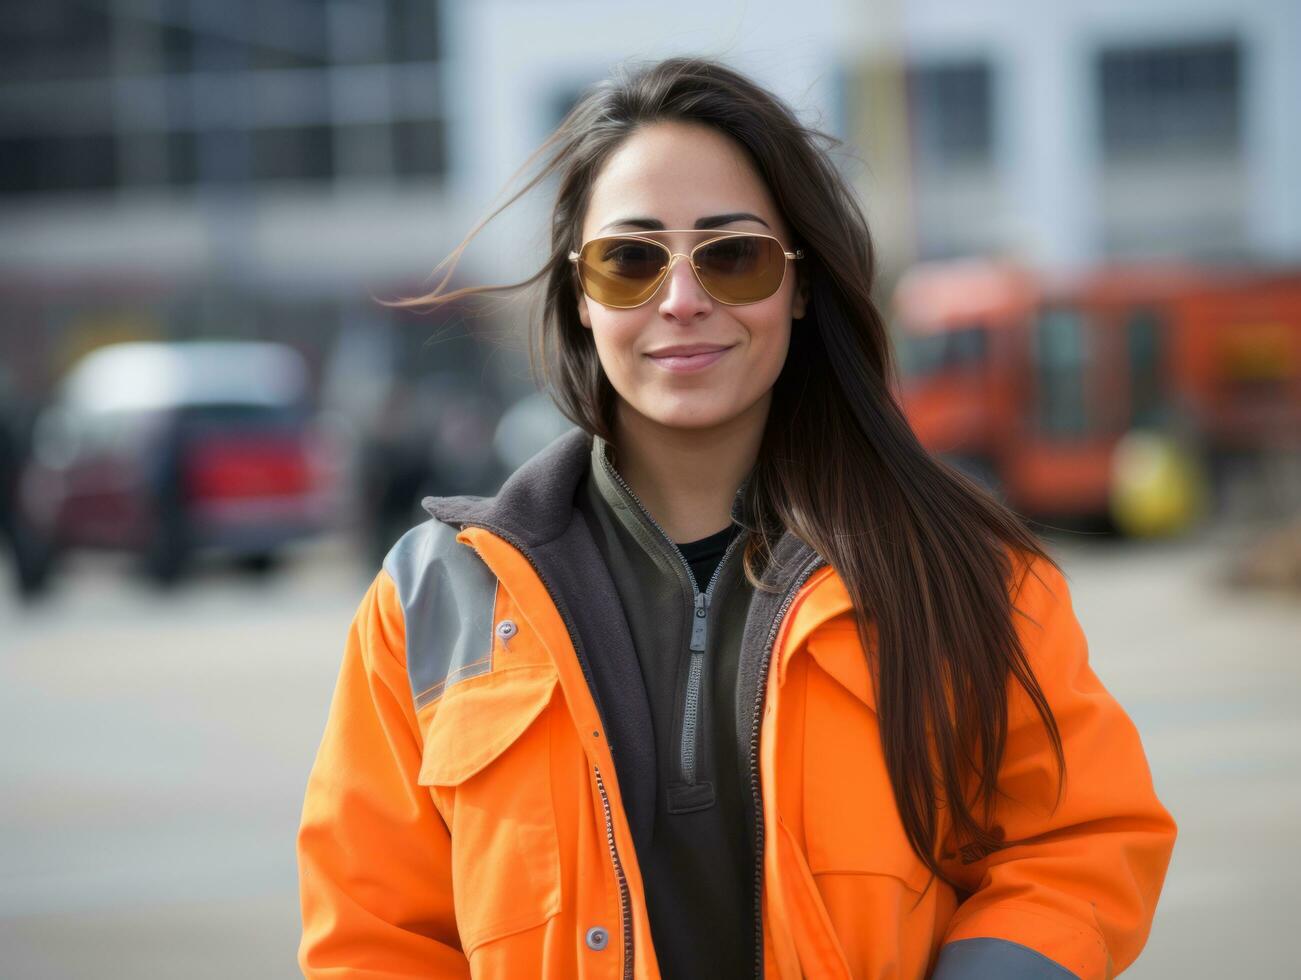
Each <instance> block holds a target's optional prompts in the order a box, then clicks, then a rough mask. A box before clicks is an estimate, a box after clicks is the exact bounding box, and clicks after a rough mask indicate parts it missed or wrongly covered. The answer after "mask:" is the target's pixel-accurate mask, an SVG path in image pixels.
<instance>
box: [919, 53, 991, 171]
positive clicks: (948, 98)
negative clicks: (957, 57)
mask: <svg viewBox="0 0 1301 980" xmlns="http://www.w3.org/2000/svg"><path fill="white" fill-rule="evenodd" d="M992 74H993V73H992V72H991V70H990V67H989V65H988V64H986V63H985V62H982V61H969V62H955V63H951V64H943V65H914V66H912V67H910V68H909V69H908V74H907V86H908V111H909V117H910V119H911V123H912V135H913V153H914V155H915V158H916V162H917V167H918V169H920V170H929V171H943V170H951V169H955V168H960V167H966V166H988V165H989V164H990V163H991V161H992V159H993V149H994V108H993V80H992Z"/></svg>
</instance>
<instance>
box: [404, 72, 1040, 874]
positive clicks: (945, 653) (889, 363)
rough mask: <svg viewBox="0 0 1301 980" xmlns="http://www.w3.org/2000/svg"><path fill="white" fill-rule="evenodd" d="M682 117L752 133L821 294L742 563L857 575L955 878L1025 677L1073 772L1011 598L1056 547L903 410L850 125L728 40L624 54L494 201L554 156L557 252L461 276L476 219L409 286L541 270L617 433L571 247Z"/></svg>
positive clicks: (913, 830)
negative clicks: (599, 188) (952, 838)
mask: <svg viewBox="0 0 1301 980" xmlns="http://www.w3.org/2000/svg"><path fill="white" fill-rule="evenodd" d="M669 120H672V121H684V122H694V123H701V124H704V125H708V126H712V127H714V128H716V129H717V130H720V131H721V132H723V133H725V134H727V135H728V136H730V137H731V138H732V139H733V140H735V141H736V142H737V143H738V144H739V145H740V146H741V147H743V148H744V149H745V151H747V153H748V154H749V157H750V159H751V160H752V162H753V164H754V166H755V167H756V168H757V170H758V172H759V174H760V176H761V177H762V178H763V179H764V181H765V182H766V183H767V185H768V187H769V189H770V190H771V192H772V194H773V197H774V199H775V201H776V203H777V206H778V208H779V209H780V210H781V212H782V215H783V216H784V218H785V219H786V223H787V226H788V227H789V228H790V229H791V233H792V235H793V236H794V241H793V243H791V244H792V247H800V248H803V249H804V252H805V255H806V256H807V258H806V260H805V261H804V262H802V263H801V266H802V267H803V268H802V269H801V272H800V274H801V275H802V276H804V277H805V280H806V283H807V288H808V304H807V312H806V316H805V318H804V319H803V320H802V321H801V322H800V323H799V325H798V328H797V329H795V330H793V331H792V337H791V346H790V351H789V354H788V356H787V360H786V363H785V365H784V367H783V369H782V372H781V374H780V376H779V378H778V380H777V382H776V385H775V386H774V389H773V399H772V403H771V409H770V412H769V415H768V420H767V423H766V428H765V431H764V435H763V440H762V444H761V448H760V452H759V457H758V460H757V462H756V464H755V468H754V470H753V472H752V475H751V478H750V480H749V481H748V483H747V491H746V498H747V499H746V501H745V504H746V507H745V512H746V513H747V515H752V529H753V530H755V531H756V533H755V534H752V535H751V536H750V541H749V544H748V545H747V551H746V562H745V564H746V574H747V576H748V577H749V578H750V580H751V581H752V582H754V583H755V584H756V585H761V583H760V582H759V581H758V578H759V576H758V574H757V572H756V570H757V569H761V568H762V567H763V566H764V563H765V562H766V560H767V557H768V555H769V553H770V550H771V546H772V545H773V544H774V543H775V536H776V535H777V534H778V533H780V531H781V530H782V529H789V530H790V531H791V532H793V533H794V534H796V535H797V536H799V537H800V538H801V539H803V540H804V541H805V542H806V543H807V544H808V545H809V546H810V547H812V548H813V549H814V550H816V551H817V552H818V553H819V554H820V555H822V556H823V557H824V558H826V560H827V561H828V562H829V563H830V564H831V565H832V567H833V568H834V569H835V570H836V572H837V573H838V574H839V575H840V578H841V579H842V580H843V582H844V584H845V587H846V588H847V590H848V593H849V595H850V597H851V599H852V600H853V604H854V608H855V611H856V615H857V619H858V631H859V636H860V637H861V638H862V639H863V644H862V645H863V649H864V650H865V651H866V655H867V656H868V657H869V659H870V662H871V666H872V668H873V675H874V677H875V681H876V686H877V712H878V717H879V721H880V731H881V740H882V744H883V747H884V751H885V759H886V765H887V767H888V770H889V774H890V781H891V784H892V786H893V788H894V793H895V797H896V801H897V805H898V809H899V814H900V817H901V818H902V821H903V826H904V829H905V832H906V833H907V836H908V840H909V842H910V843H911V845H912V847H913V849H914V850H915V851H916V852H917V854H918V856H919V857H920V858H921V859H922V860H923V861H924V862H925V863H926V864H927V866H928V867H930V869H931V870H932V871H933V872H935V873H936V874H938V875H940V876H941V877H944V878H947V876H945V875H944V874H943V872H942V871H941V869H940V866H939V855H937V853H936V852H937V848H938V838H939V835H940V812H941V810H942V809H947V812H948V819H949V820H950V821H951V823H952V826H953V829H954V830H955V832H956V838H957V841H958V843H959V845H960V847H961V849H962V853H964V854H966V855H973V854H974V855H979V854H983V853H986V852H988V851H991V850H994V849H996V848H998V847H999V846H1002V845H1003V843H1004V842H1003V841H1002V834H1001V831H1000V830H999V829H998V828H996V827H991V826H990V819H991V812H992V807H993V802H994V799H995V796H996V794H997V774H998V768H999V763H1000V759H1001V757H1002V754H1003V747H1004V743H1005V741H1006V736H1007V705H1008V691H1009V686H1008V681H1009V678H1011V679H1012V680H1014V681H1015V682H1016V683H1017V684H1019V685H1020V686H1021V688H1022V689H1024V691H1025V693H1026V694H1027V695H1028V697H1029V699H1030V701H1031V702H1032V703H1033V704H1034V706H1035V707H1036V709H1037V710H1038V713H1039V715H1040V717H1041V719H1042V721H1043V724H1044V726H1045V729H1046V731H1047V734H1048V737H1049V741H1050V742H1051V744H1052V747H1053V750H1054V752H1055V754H1056V758H1057V765H1058V771H1059V774H1061V776H1062V777H1064V774H1065V763H1064V760H1063V757H1062V751H1061V739H1060V736H1059V734H1058V731H1057V726H1056V723H1055V720H1054V718H1053V715H1052V711H1051V710H1050V708H1049V707H1048V703H1047V701H1046V700H1045V698H1044V696H1043V692H1042V691H1041V690H1040V688H1039V685H1038V683H1037V681H1036V680H1035V677H1034V674H1033V672H1032V671H1031V669H1030V666H1029V663H1028V662H1027V660H1026V657H1025V653H1024V651H1023V650H1022V649H1021V646H1020V643H1019V642H1018V639H1017V634H1016V630H1015V627H1014V625H1013V622H1012V608H1011V599H1010V590H1011V587H1012V578H1013V577H1014V575H1015V573H1016V571H1017V568H1018V567H1021V564H1022V562H1021V559H1030V558H1033V557H1036V556H1037V557H1039V558H1042V559H1044V560H1045V561H1048V562H1051V558H1049V556H1048V555H1047V554H1046V553H1045V552H1044V550H1043V548H1042V547H1041V545H1040V544H1039V542H1038V541H1037V540H1036V538H1035V536H1034V535H1033V534H1032V533H1031V532H1030V531H1029V530H1028V529H1027V528H1026V526H1025V525H1024V524H1023V523H1022V522H1021V520H1020V519H1019V518H1018V517H1017V516H1016V515H1015V514H1013V513H1012V512H1010V511H1009V510H1008V509H1007V508H1005V507H1004V506H1002V505H1001V504H1000V503H999V502H997V501H996V500H995V499H993V498H992V497H991V496H990V495H989V494H987V493H986V492H985V491H983V490H982V489H981V488H980V487H978V486H977V485H975V484H974V483H972V482H971V481H969V480H968V479H966V478H965V477H963V476H962V475H961V474H959V473H958V472H956V471H955V470H954V469H952V468H951V467H949V466H948V465H946V464H945V463H943V462H942V461H940V460H938V459H937V458H935V457H934V456H932V455H931V454H930V453H929V452H927V451H926V449H924V448H923V447H922V446H921V444H920V443H919V442H918V441H917V438H916V436H915V435H914V434H913V431H912V429H911V428H910V427H909V425H908V422H907V421H906V420H905V418H904V415H903V413H902V411H901V410H900V407H899V405H898V403H897V401H896V400H895V398H894V396H893V394H892V391H891V382H892V381H893V379H894V365H893V357H892V352H891V347H890V342H889V336H888V333H887V330H886V326H885V323H884V320H883V318H882V317H881V314H880V312H879V311H878V310H877V307H876V305H875V303H874V302H873V300H872V297H871V284H872V279H873V274H874V270H875V256H874V250H873V246H872V240H871V236H870V234H869V232H868V227H867V222H866V220H865V219H864V217H863V213H862V211H861V210H860V208H859V205H858V202H857V200H856V198H855V196H854V193H853V192H852V191H851V190H850V188H849V186H848V185H847V183H846V182H845V180H844V179H843V178H842V177H841V175H840V173H839V172H838V171H837V169H836V168H835V166H834V164H833V163H832V161H831V159H830V157H829V155H828V153H827V152H826V150H827V148H828V147H830V146H833V145H834V144H836V142H837V141H836V140H834V139H833V138H832V137H829V136H827V135H826V134H823V133H820V132H818V131H816V130H813V129H809V128H807V127H805V126H804V125H803V124H801V123H800V122H799V120H798V119H797V118H796V116H795V115H794V113H793V112H792V111H791V110H790V109H789V108H788V107H787V106H786V105H785V104H783V103H782V102H781V101H780V100H779V99H778V98H776V97H775V96H774V95H772V94H771V93H769V92H768V91H766V90H764V89H763V88H761V87H760V86H758V85H756V84H755V83H754V82H752V81H751V80H749V79H748V78H746V77H745V76H743V75H741V74H739V73H737V72H735V71H733V70H731V69H729V68H727V67H725V66H723V65H720V64H718V63H717V62H714V61H708V60H702V59H696V58H671V59H668V60H665V61H661V62H658V63H655V64H652V65H650V66H648V67H643V68H640V69H637V70H631V71H623V72H621V73H620V74H618V75H616V76H614V77H613V78H611V79H609V80H607V81H605V82H603V83H601V84H599V85H597V86H595V87H594V88H593V89H591V90H589V92H588V93H587V94H586V95H585V96H584V97H583V98H582V99H581V100H580V101H579V102H578V104H577V105H575V106H574V108H573V109H572V110H571V111H570V112H569V114H568V115H567V116H566V117H565V119H564V120H563V121H562V122H561V124H560V126H559V128H558V129H557V131H556V132H555V133H554V134H553V135H552V136H551V137H550V139H548V140H547V142H546V143H544V144H543V145H542V147H541V148H540V149H539V150H538V151H537V153H535V154H534V156H533V157H532V158H530V161H529V162H527V163H526V164H525V168H528V167H529V166H530V165H532V164H533V163H535V162H536V161H537V160H539V159H541V158H545V163H544V164H543V165H542V167H541V168H540V169H539V171H538V172H537V174H536V175H535V176H534V177H533V178H532V179H531V180H529V181H528V182H527V183H526V184H525V185H524V186H523V187H522V188H521V189H520V190H519V191H518V192H517V193H515V194H514V195H513V196H512V197H510V198H509V199H508V200H507V201H506V203H505V204H503V205H501V207H499V208H498V209H496V210H495V211H493V212H492V213H491V214H490V215H489V216H488V217H487V218H485V219H484V223H486V222H487V221H490V220H491V219H492V218H493V217H495V216H496V215H497V214H500V213H501V211H502V210H504V209H505V208H507V207H509V206H510V205H511V204H512V203H514V202H515V201H516V200H518V199H519V198H520V197H521V196H523V195H524V194H526V193H527V192H528V191H529V190H531V189H532V188H534V187H535V186H537V185H538V184H539V183H540V182H542V181H543V180H546V179H547V178H548V177H550V176H552V175H558V177H559V188H558V191H557V197H556V203H555V208H554V211H553V212H552V219H551V243H550V246H551V253H550V256H549V257H548V258H547V260H546V262H545V264H544V265H543V266H542V268H541V269H539V270H538V272H537V273H535V274H534V275H533V276H531V277H529V278H528V279H526V280H524V281H522V282H518V283H513V284H509V285H501V286H479V287H466V288H463V289H455V290H449V289H447V284H448V281H449V279H450V276H451V274H452V269H453V268H454V266H455V263H456V260H457V259H458V258H459V256H460V254H461V253H462V251H463V250H464V249H465V246H466V244H467V243H468V242H469V241H470V240H471V239H472V238H473V236H474V235H475V234H476V233H477V232H478V230H479V228H482V227H483V223H480V225H479V226H478V227H477V228H475V229H474V231H472V232H471V233H470V235H469V236H467V238H466V240H465V241H463V242H462V243H461V245H460V246H458V248H457V249H456V250H455V251H454V252H453V253H452V255H451V256H449V258H448V260H446V261H445V263H444V267H445V268H446V273H445V274H444V276H443V279H442V281H441V282H439V283H438V284H437V285H436V286H435V287H434V289H433V290H432V291H430V292H428V293H427V294H425V295H422V296H417V297H414V298H411V299H408V300H404V301H401V302H400V303H399V304H395V305H401V306H407V307H426V308H427V307H430V306H432V305H438V304H441V303H446V302H449V301H453V300H456V299H458V298H460V297H463V296H467V295H474V294H484V293H494V292H501V291H509V290H515V289H519V288H522V287H526V286H531V285H535V284H538V283H545V300H544V315H543V316H542V317H541V318H540V319H539V320H538V322H537V323H535V325H534V336H533V339H534V343H533V344H532V347H531V349H532V352H533V363H534V367H535V369H536V370H537V371H538V373H539V375H540V378H541V380H542V382H543V384H544V385H545V386H546V387H547V389H548V390H549V391H550V393H551V395H552V397H553V399H554V400H555V401H556V403H557V404H558V405H559V407H560V409H561V411H563V412H564V413H565V415H567V416H568V417H569V418H570V419H571V420H572V421H573V422H574V423H575V424H576V425H579V426H581V427H582V428H583V429H585V430H587V431H588V432H591V433H596V434H600V435H601V436H603V437H604V438H606V439H612V438H613V432H612V429H613V419H614V408H615V397H616V396H615V393H614V390H613V388H612V387H611V385H610V382H609V380H608V379H607V378H606V376H605V374H604V372H603V371H602V369H601V365H600V361H599V360H598V358H597V353H596V347H595V345H594V344H593V342H592V339H591V334H590V331H588V330H586V329H585V328H584V327H583V326H582V324H581V323H580V322H579V319H578V289H579V286H578V283H577V280H576V277H575V274H574V270H573V267H572V265H571V263H570V262H569V261H568V258H567V257H568V254H569V251H570V250H571V249H575V248H577V247H578V246H579V244H580V242H579V235H580V232H581V227H582V221H583V217H584V213H585V211H586V209H587V203H588V197H589V192H590V189H591V187H592V184H593V181H594V180H595V178H596V176H597V174H598V173H599V172H600V169H601V167H602V166H603V164H604V162H605V161H606V159H607V158H608V157H609V155H610V154H611V152H612V151H614V150H615V149H616V148H617V147H618V146H619V145H620V144H621V143H622V142H623V141H624V140H625V139H626V138H627V137H628V136H629V135H630V134H631V133H632V132H633V131H634V130H636V129H637V128H638V127H639V126H644V125H646V124H649V123H654V122H660V121H669ZM811 381H812V382H814V383H810V382H811ZM1014 556H1016V557H1015V559H1014ZM873 631H874V632H875V642H874V643H873V642H868V638H869V637H871V636H872V634H873ZM1060 786H1061V780H1060V779H1059V791H1060Z"/></svg>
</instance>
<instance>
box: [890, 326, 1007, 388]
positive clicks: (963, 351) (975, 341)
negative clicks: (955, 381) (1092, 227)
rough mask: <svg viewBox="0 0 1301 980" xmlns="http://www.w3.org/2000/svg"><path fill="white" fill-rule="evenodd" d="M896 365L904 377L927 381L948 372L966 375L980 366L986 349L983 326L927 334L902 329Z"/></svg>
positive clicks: (986, 340)
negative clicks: (965, 373)
mask: <svg viewBox="0 0 1301 980" xmlns="http://www.w3.org/2000/svg"><path fill="white" fill-rule="evenodd" d="M901 337H902V340H901V342H900V345H899V363H900V367H901V368H902V371H903V375H904V377H909V378H929V377H933V376H935V375H937V374H946V373H949V372H955V373H959V372H970V371H975V370H977V369H979V368H981V367H983V365H984V363H985V355H986V352H987V350H988V347H989V343H988V341H989V336H988V330H987V329H986V327H985V325H984V324H983V323H975V324H971V325H969V326H961V327H953V328H949V329H943V330H939V331H936V332H930V333H914V332H911V331H908V330H904V331H903V332H902V333H901Z"/></svg>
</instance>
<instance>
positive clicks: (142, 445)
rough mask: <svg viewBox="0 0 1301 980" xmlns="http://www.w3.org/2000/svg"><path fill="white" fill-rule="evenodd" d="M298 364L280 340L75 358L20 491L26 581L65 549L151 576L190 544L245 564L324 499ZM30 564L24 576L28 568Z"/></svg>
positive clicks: (157, 346) (320, 521)
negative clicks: (116, 559) (119, 554)
mask: <svg viewBox="0 0 1301 980" xmlns="http://www.w3.org/2000/svg"><path fill="white" fill-rule="evenodd" d="M329 463H330V461H329V460H328V458H327V454H326V453H325V452H324V449H323V443H322V441H321V440H320V438H319V436H318V434H317V430H316V427H315V424H314V415H313V413H312V412H311V411H310V410H309V407H308V401H307V368H306V365H305V364H304V362H303V359H302V358H301V357H300V356H299V355H298V354H297V352H295V351H294V350H292V349H291V348H289V347H286V346H284V345H281V344H273V343H263V342H246V341H185V342H174V343H128V344H115V345H112V346H109V347H104V348H100V349H99V350H96V351H94V352H93V353H91V354H89V355H87V356H86V357H85V358H84V359H83V360H82V361H80V362H79V363H78V364H77V365H76V366H75V367H74V368H73V370H72V371H71V372H70V373H69V374H68V376H67V377H66V378H65V380H64V381H63V383H62V385H61V386H60V388H59V391H58V393H57V395H56V398H55V400H54V401H53V403H52V404H51V405H50V406H49V407H48V408H47V409H46V410H45V412H44V413H43V414H42V416H41V417H40V418H39V419H38V421H37V424H36V430H35V434H34V438H33V449H32V458H31V460H30V461H29V462H28V463H27V465H26V467H25V469H24V472H23V474H22V477H21V482H20V487H19V517H20V519H21V521H22V523H23V524H24V525H25V527H26V529H27V532H28V537H29V539H30V541H31V542H33V544H32V545H31V551H32V555H31V556H30V557H29V564H30V565H31V566H32V567H31V568H30V569H29V574H28V575H27V576H26V578H27V582H28V589H29V590H30V591H35V590H37V589H39V588H40V587H41V586H42V585H43V583H44V582H45V580H46V577H47V572H48V570H49V568H50V566H51V564H52V562H53V561H54V559H55V558H56V557H57V556H58V554H59V553H61V552H63V551H65V550H67V549H70V548H97V549H113V550H123V551H130V552H135V553H137V554H138V555H140V556H141V557H142V558H143V560H144V564H145V567H146V569H147V571H148V572H149V573H150V574H151V575H152V576H153V577H154V578H155V579H156V580H158V581H160V582H164V583H166V582H171V581H174V580H175V579H177V578H178V577H179V576H180V575H181V574H182V572H183V570H184V569H185V567H186V566H187V564H188V563H189V561H190V559H191V558H192V557H193V556H194V555H195V554H196V553H198V552H201V551H203V552H207V551H213V552H221V553H224V554H227V555H230V556H234V557H235V558H237V559H238V560H239V561H240V562H241V563H242V564H243V565H245V566H246V567H248V568H251V569H265V568H269V567H270V566H271V565H272V564H273V563H274V559H275V555H276V552H277V550H278V549H280V548H281V547H282V546H283V545H285V544H287V543H288V542H290V541H293V540H295V539H299V538H302V537H305V536H308V535H312V534H315V533H317V532H318V531H320V530H321V529H322V528H324V527H325V526H326V525H327V524H328V523H329V521H330V518H331V516H332V513H333V508H334V494H333V489H332V487H333V482H334V481H333V480H332V479H331V478H330V472H331V467H330V465H329ZM33 572H34V574H33Z"/></svg>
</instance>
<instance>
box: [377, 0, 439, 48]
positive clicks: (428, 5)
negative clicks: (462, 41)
mask: <svg viewBox="0 0 1301 980" xmlns="http://www.w3.org/2000/svg"><path fill="white" fill-rule="evenodd" d="M438 7H439V5H438V4H437V3H435V2H434V0H389V2H388V4H387V10H388V56H389V60H390V61H398V62H401V61H436V60H438V57H439V53H440V50H439V49H440V48H441V47H442V44H441V40H442V39H441V38H440V37H439V30H438V26H439V11H438Z"/></svg>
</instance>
